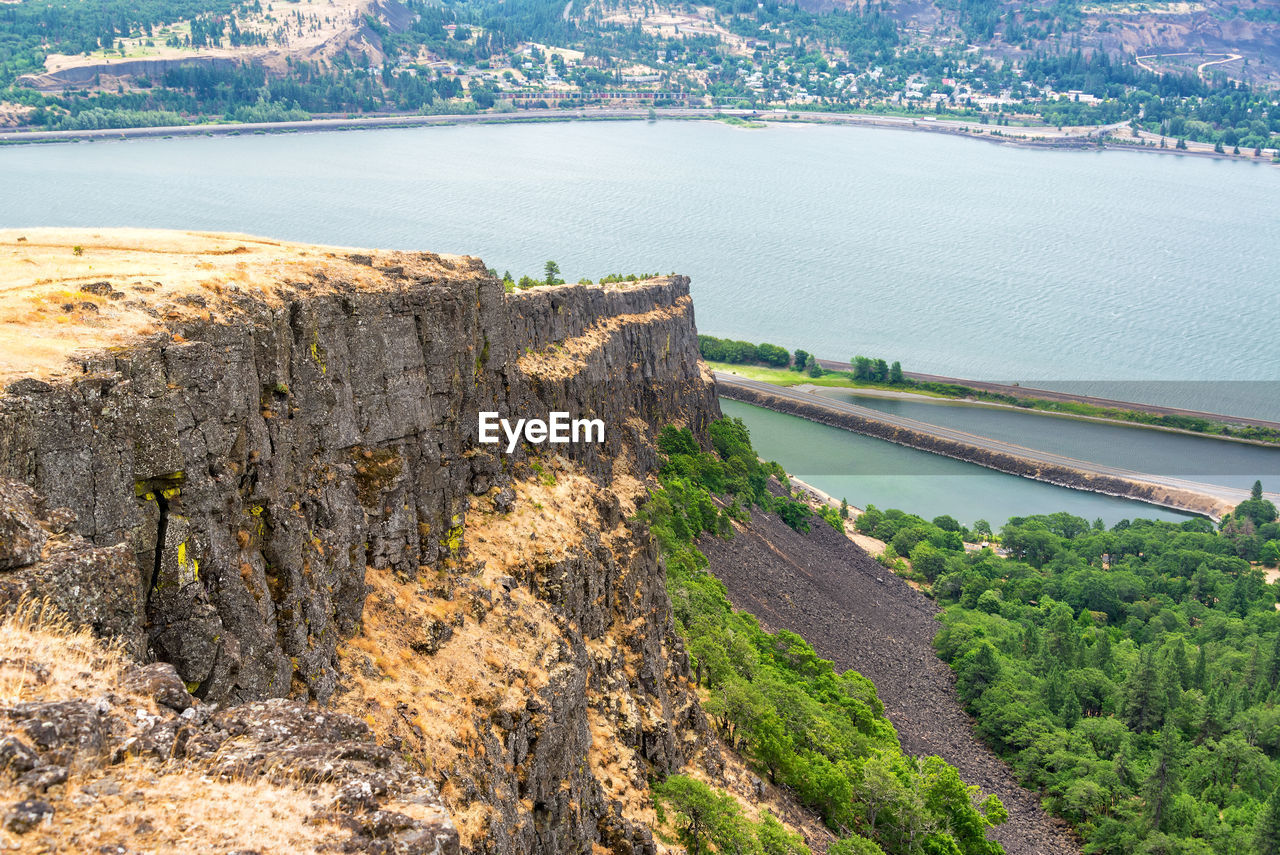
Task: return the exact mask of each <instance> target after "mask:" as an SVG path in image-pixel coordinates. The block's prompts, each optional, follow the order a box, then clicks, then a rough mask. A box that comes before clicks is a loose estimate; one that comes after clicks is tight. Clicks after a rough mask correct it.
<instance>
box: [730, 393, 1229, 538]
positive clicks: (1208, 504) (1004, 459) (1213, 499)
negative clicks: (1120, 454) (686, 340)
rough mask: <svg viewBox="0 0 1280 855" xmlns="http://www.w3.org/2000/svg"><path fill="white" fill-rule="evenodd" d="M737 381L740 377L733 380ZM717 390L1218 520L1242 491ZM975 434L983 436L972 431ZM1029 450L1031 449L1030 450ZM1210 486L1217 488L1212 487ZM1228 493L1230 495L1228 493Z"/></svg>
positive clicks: (981, 462) (826, 406)
mask: <svg viewBox="0 0 1280 855" xmlns="http://www.w3.org/2000/svg"><path fill="white" fill-rule="evenodd" d="M735 381H737V382H735ZM716 386H717V390H716V391H717V394H719V395H720V396H722V397H725V398H729V399H731V400H735V401H741V402H743V403H746V404H754V405H756V406H759V407H764V408H766V409H770V410H773V411H775V412H780V413H784V414H786V415H791V416H796V417H798V418H803V419H807V420H809V421H813V422H817V423H819V424H825V425H828V426H831V427H836V428H840V429H842V430H848V431H851V432H853V433H859V434H863V435H866V436H871V437H875V438H878V439H883V440H887V441H889V442H893V443H895V444H898V445H903V446H906V447H908V448H914V449H917V450H919V451H926V452H929V453H932V454H940V455H942V456H944V457H950V458H953V459H955V460H961V461H963V462H966V463H973V464H976V465H978V466H983V467H985V468H988V469H994V470H996V471H998V472H1004V473H1006V474H1010V475H1017V476H1019V477H1023V478H1029V479H1031V480H1034V481H1041V482H1044V483H1048V484H1054V485H1055V486H1059V487H1067V488H1070V489H1075V490H1083V491H1085V492H1091V493H1099V494H1102V495H1107V496H1114V497H1117V498H1123V499H1131V500H1135V501H1139V502H1145V503H1147V504H1150V505H1156V506H1159V507H1164V508H1168V509H1171V510H1176V511H1181V512H1183V513H1188V514H1193V515H1197V516H1204V517H1208V518H1209V519H1211V520H1213V521H1215V522H1217V521H1219V520H1221V518H1222V516H1223V514H1225V513H1227V512H1229V511H1230V510H1232V509H1233V508H1234V506H1235V504H1236V502H1237V501H1239V500H1242V498H1241V497H1237V496H1235V493H1236V492H1238V491H1235V490H1231V489H1229V488H1221V489H1217V488H1216V487H1215V485H1210V484H1205V485H1200V484H1191V483H1190V482H1187V483H1173V482H1174V481H1175V480H1178V481H1180V479H1165V480H1145V479H1144V478H1143V476H1142V473H1129V472H1120V471H1115V472H1114V473H1108V472H1107V471H1106V470H1108V469H1110V468H1111V467H1101V466H1097V467H1093V469H1094V470H1096V471H1093V470H1091V469H1085V468H1079V467H1077V466H1073V465H1069V464H1068V463H1066V462H1058V461H1054V460H1050V459H1048V457H1049V456H1048V455H1042V456H1038V457H1037V456H1023V455H1020V454H1014V453H1011V452H1009V451H1005V450H1003V448H1002V447H1003V446H1005V445H1007V444H1005V443H992V445H993V446H995V445H999V446H1002V447H1001V448H995V447H990V448H988V447H983V446H981V445H976V444H974V442H966V441H961V440H958V439H956V438H954V437H950V436H947V435H945V434H944V432H942V431H939V432H938V433H931V432H928V431H926V430H923V429H921V428H916V427H903V426H901V425H899V424H897V423H895V422H894V421H892V420H888V419H886V420H881V419H880V418H878V416H879V415H880V414H879V413H878V412H876V411H868V412H869V413H872V414H871V415H863V414H860V413H852V412H844V411H841V410H840V409H839V408H837V407H835V406H833V404H834V403H835V402H829V401H825V400H823V399H821V398H819V396H813V397H814V398H817V400H808V398H809V396H805V398H804V399H801V398H800V397H799V396H798V395H796V394H795V393H794V392H792V394H791V395H787V394H784V393H785V392H786V391H788V390H783V389H781V388H779V387H769V388H761V387H762V386H767V384H758V383H751V382H750V381H746V382H744V381H742V380H741V379H740V378H726V377H723V376H717V377H716ZM973 439H974V440H978V439H982V438H980V437H974V438H973ZM1028 451H1030V450H1028ZM1197 488H1209V489H1212V490H1213V492H1209V491H1208V490H1207V489H1203V490H1202V489H1197ZM1228 495H1230V496H1231V498H1228Z"/></svg>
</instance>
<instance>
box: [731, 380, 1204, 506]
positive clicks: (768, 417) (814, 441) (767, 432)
mask: <svg viewBox="0 0 1280 855" xmlns="http://www.w3.org/2000/svg"><path fill="white" fill-rule="evenodd" d="M720 406H721V408H722V409H723V410H724V413H725V415H729V416H737V417H739V418H741V419H742V420H743V421H745V422H746V424H747V427H749V428H750V429H751V443H752V445H754V446H755V448H756V451H758V452H759V453H760V456H761V457H763V458H765V459H766V460H776V461H778V462H779V463H781V464H782V466H783V468H784V469H786V470H787V471H788V472H790V473H792V474H793V475H795V476H796V477H797V478H800V479H801V480H803V481H807V482H808V483H810V484H812V485H813V486H815V487H818V488H819V489H821V490H825V491H826V492H827V493H830V494H831V495H833V496H835V497H836V498H844V499H848V501H849V504H851V505H855V506H859V507H866V506H867V504H873V505H875V506H877V507H879V508H901V509H902V510H904V511H910V512H911V513H915V514H919V515H921V516H922V517H924V518H925V519H932V518H933V517H935V516H940V515H942V514H950V515H951V516H953V517H955V518H956V519H958V520H960V522H962V523H964V524H965V525H972V524H973V522H974V521H975V520H978V519H985V520H987V521H988V522H990V523H991V524H992V525H994V526H999V525H1001V524H1003V523H1004V522H1005V521H1006V520H1007V519H1008V518H1009V517H1012V516H1027V515H1030V514H1047V513H1054V512H1055V511H1067V512H1069V513H1073V514H1076V515H1077V516H1081V517H1084V518H1085V519H1087V520H1090V521H1092V520H1094V519H1096V518H1098V517H1101V518H1102V520H1103V521H1104V522H1105V523H1107V525H1109V526H1110V525H1114V524H1115V523H1117V522H1119V521H1120V520H1122V519H1137V518H1144V519H1171V520H1184V519H1188V518H1189V517H1187V516H1186V515H1183V514H1179V513H1176V512H1174V511H1168V510H1165V509H1164V508H1159V507H1155V506H1154V505H1147V504H1143V503H1142V502H1133V501H1129V500H1127V499H1116V498H1112V497H1110V496H1101V495H1098V494H1095V493H1085V492H1082V491H1080V490H1069V489H1067V488H1066V487H1055V486H1054V485H1052V484H1042V483H1040V482H1039V481H1032V480H1029V479H1027V478H1019V477H1017V476H1016V475H1007V474H1005V473H1003V472H994V471H992V470H990V469H984V468H982V467H981V466H977V465H974V464H972V463H964V462H962V461H959V460H952V459H951V458H949V457H941V456H939V455H936V454H929V453H928V452H925V451H917V450H915V449H913V448H904V447H902V446H900V445H894V444H893V443H891V442H886V441H884V440H881V439H874V438H872V437H867V436H860V435H859V434H856V433H850V432H849V431H846V430H840V429H839V428H833V427H828V426H827V425H820V424H817V423H816V422H809V421H805V420H804V419H799V418H796V417H795V416H788V415H784V414H782V413H775V412H773V411H772V410H766V409H762V408H760V407H754V406H752V405H750V404H743V403H739V402H738V401H729V400H725V399H721V401H720Z"/></svg>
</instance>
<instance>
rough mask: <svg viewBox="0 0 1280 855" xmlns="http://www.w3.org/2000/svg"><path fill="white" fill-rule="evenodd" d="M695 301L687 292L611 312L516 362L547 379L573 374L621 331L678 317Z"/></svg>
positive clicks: (527, 372) (686, 311)
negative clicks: (666, 302) (665, 301)
mask: <svg viewBox="0 0 1280 855" xmlns="http://www.w3.org/2000/svg"><path fill="white" fill-rule="evenodd" d="M691 305H692V301H691V300H690V299H689V297H688V295H685V296H684V297H681V298H680V299H678V300H676V301H675V303H673V304H672V305H670V306H660V307H658V308H656V309H650V310H649V311H647V312H636V313H633V314H629V315H611V316H610V317H608V318H605V319H604V320H601V321H597V322H596V323H594V324H592V325H591V326H590V327H588V328H587V329H586V330H585V331H584V332H583V333H582V334H581V335H577V336H574V337H573V338H567V339H565V340H563V341H558V342H555V343H554V344H551V345H549V346H547V347H546V348H543V349H542V350H539V351H534V352H531V353H526V354H525V355H523V356H521V357H520V359H519V360H518V361H517V362H516V365H517V366H518V367H519V369H520V370H521V371H523V372H524V373H526V374H532V375H536V376H538V377H544V378H547V379H553V380H559V379H564V378H566V377H572V376H573V375H574V374H576V373H578V372H579V371H581V370H582V368H583V366H585V365H586V364H587V357H588V356H590V355H591V354H592V353H595V352H596V351H597V350H599V349H600V348H601V347H602V346H603V345H604V344H605V342H607V341H608V340H609V339H610V337H612V336H613V335H615V334H616V333H617V332H618V331H620V330H622V329H624V328H625V327H628V326H635V325H639V326H644V325H647V324H655V323H658V322H660V321H665V320H671V319H672V318H677V317H679V316H681V315H684V314H686V313H688V311H689V308H690V306H691Z"/></svg>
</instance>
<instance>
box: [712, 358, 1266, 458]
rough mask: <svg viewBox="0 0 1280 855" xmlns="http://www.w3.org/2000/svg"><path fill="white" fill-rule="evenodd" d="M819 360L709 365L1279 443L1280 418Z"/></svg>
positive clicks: (902, 395)
mask: <svg viewBox="0 0 1280 855" xmlns="http://www.w3.org/2000/svg"><path fill="white" fill-rule="evenodd" d="M819 363H820V364H821V366H822V368H823V369H824V370H825V371H826V372H827V373H826V374H823V375H822V376H819V377H810V376H809V375H808V374H806V373H798V372H794V371H791V370H789V369H780V368H768V367H764V366H759V365H739V364H729V363H723V362H709V363H708V365H710V367H711V368H712V370H714V371H720V372H723V373H726V374H735V375H740V376H742V377H744V378H746V379H748V380H754V381H758V382H763V383H769V384H771V385H774V386H779V387H782V388H795V389H801V390H803V388H804V387H805V386H812V387H822V388H827V389H848V390H849V391H851V392H857V393H858V394H859V395H865V396H867V397H871V398H897V399H899V400H915V401H927V402H929V403H939V404H941V403H953V404H961V405H966V406H982V407H992V408H998V409H1006V410H1012V411H1014V412H1018V413H1025V414H1030V415H1038V416H1056V417H1059V418H1067V419H1075V420H1078V421H1087V422H1096V423H1100V424H1111V425H1120V426H1123V427H1133V428H1143V429H1147V430H1158V431H1162V432H1165V433H1174V434H1183V435H1186V436H1195V437H1201V438H1205V439H1217V440H1222V441H1225V442H1238V443H1243V444H1246V445H1255V446H1259V447H1262V448H1276V447H1277V446H1280V422H1275V421H1269V420H1267V419H1257V418H1250V417H1248V416H1230V415H1224V414H1221V413H1210V412H1203V411H1199V410H1185V409H1178V408H1176V407H1165V406H1160V405H1158V404H1142V403H1137V402H1133V401H1117V400H1111V399H1107V398H1097V397H1091V396H1088V395H1074V394H1071V393H1068V392H1054V391H1050V390H1047V389H1035V388H1030V387H1023V386H1014V385H1008V384H1002V383H990V382H986V381H981V380H965V379H961V378H957V377H942V376H939V375H934V374H919V373H916V372H910V371H904V372H903V377H904V378H905V379H906V380H907V381H908V383H910V382H912V381H914V382H915V383H918V384H929V385H932V386H933V387H934V388H929V386H927V385H916V386H910V385H909V386H908V387H907V388H906V389H904V388H900V387H891V386H889V385H888V384H884V383H866V382H862V381H856V380H853V379H851V378H850V377H849V367H848V365H847V364H845V363H841V362H836V361H833V360H830V359H821V360H819ZM940 387H952V388H953V389H955V390H956V391H955V393H954V394H944V393H943V392H942V391H938V389H939V388H940ZM981 395H988V396H991V397H995V398H1005V399H1006V400H988V399H985V398H983V397H980V396H981ZM1013 400H1016V401H1017V403H1009V401H1013ZM1071 407H1076V408H1078V409H1077V410H1073V409H1070V408H1071ZM1148 418H1154V419H1164V420H1170V421H1173V420H1180V419H1181V420H1195V421H1199V422H1203V423H1204V425H1203V427H1204V428H1205V429H1203V430H1193V429H1191V428H1187V427H1177V426H1174V425H1170V424H1167V423H1159V422H1152V421H1149V420H1146V419H1148ZM1184 423H1188V422H1184ZM1233 430H1234V431H1242V432H1244V433H1253V434H1255V435H1254V436H1239V435H1235V434H1232V433H1231V431H1233Z"/></svg>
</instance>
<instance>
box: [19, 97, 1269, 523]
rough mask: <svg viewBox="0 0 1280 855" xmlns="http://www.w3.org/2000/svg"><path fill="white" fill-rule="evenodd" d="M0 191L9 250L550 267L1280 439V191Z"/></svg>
mask: <svg viewBox="0 0 1280 855" xmlns="http://www.w3.org/2000/svg"><path fill="white" fill-rule="evenodd" d="M0 173H2V174H3V175H4V180H3V184H2V186H3V194H2V197H0V198H2V204H0V227H9V226H36V225H63V226H148V227H165V228H186V229H206V230H230V231H239V232H248V233H253V234H260V235H269V236H274V237H279V238H285V239H293V240H300V241H308V242H321V243H333V244H341V245H348V246H375V247H397V248H404V249H429V250H432V251H437V252H456V253H465V254H471V255H478V256H480V257H482V258H484V259H485V261H486V262H487V263H488V264H489V265H490V266H491V267H494V268H496V269H497V270H498V271H499V272H502V271H504V270H510V271H511V272H512V273H513V274H514V275H515V276H516V277H519V276H521V275H522V274H526V273H527V274H530V275H535V276H536V275H540V271H541V269H542V266H543V262H545V261H546V260H547V259H554V260H556V261H558V262H559V264H560V267H561V269H562V271H563V273H564V276H565V278H567V279H569V280H570V281H573V280H576V279H578V278H579V277H582V276H589V277H593V278H594V277H599V276H601V275H603V274H606V273H611V272H623V273H626V272H644V271H661V272H668V271H679V272H683V273H687V274H689V275H691V276H692V277H693V293H694V299H695V303H696V306H697V312H698V321H699V329H700V331H702V332H707V333H712V334H716V335H723V336H732V337H737V338H746V339H750V340H752V341H757V342H758V341H772V342H774V343H777V344H781V345H784V346H786V347H788V348H796V347H803V348H805V349H808V350H810V351H812V352H816V353H818V354H819V355H822V356H825V357H830V358H834V359H840V358H847V357H849V356H851V355H853V354H855V353H861V354H867V355H872V356H884V357H886V358H888V359H900V360H901V361H902V362H903V364H904V366H906V367H907V368H908V369H915V370H921V371H929V372H935V373H945V374H951V375H954V376H962V377H975V378H985V379H1004V380H1018V381H1021V382H1023V383H1024V384H1027V385H1031V384H1034V383H1043V384H1053V383H1055V382H1065V381H1083V382H1085V383H1087V384H1098V383H1100V382H1102V381H1112V382H1113V383H1114V382H1116V381H1118V382H1121V383H1124V384H1125V385H1123V386H1120V387H1116V386H1114V385H1111V386H1107V387H1105V388H1104V389H1103V393H1104V394H1108V395H1110V396H1113V397H1114V396H1122V397H1129V398H1144V397H1146V398H1150V399H1153V400H1158V401H1159V402H1162V403H1173V404H1182V405H1186V406H1192V407H1197V408H1202V409H1213V410H1223V411H1234V412H1238V413H1241V414H1252V415H1262V416H1270V417H1273V418H1280V382H1276V381H1280V336H1277V335H1276V334H1275V329H1274V326H1275V319H1276V317H1277V308H1278V307H1280V303H1278V301H1277V297H1276V292H1275V288H1276V283H1277V282H1280V249H1278V248H1280V205H1278V204H1277V200H1280V169H1276V168H1274V167H1271V166H1267V165H1261V164H1245V163H1232V162H1225V161H1218V160H1209V159H1199V158H1194V157H1173V156H1154V155H1143V154H1136V153H1125V152H1093V151H1090V152H1061V151H1041V150H1031V149H1018V148H1008V147H1001V146H995V145H990V144H984V143H980V142H976V141H972V140H966V139H962V138H953V137H948V136H943V135H938V134H926V133H912V132H909V131H893V130H884V129H869V128H856V127H833V126H820V125H782V126H770V127H768V128H765V129H762V130H743V129H739V128H733V127H729V126H727V125H723V124H719V123H713V122H657V123H643V122H626V123H573V124H543V125H520V126H516V125H491V126H479V127H450V128H421V129H411V130H381V131H361V132H345V133H318V134H292V135H266V134H245V135H243V136H238V137H218V138H178V139H168V140H165V139H157V140H132V141H127V142H97V143H85V144H75V145H49V146H24V147H13V148H5V149H0ZM1245 381H1255V382H1245ZM1256 381H1270V382H1256ZM1090 388H1093V387H1092V386H1091V387H1090ZM1100 441H1103V440H1100ZM1029 444H1030V443H1029ZM782 462H783V463H787V461H786V460H785V459H784V460H783V461H782ZM1133 468H1138V467H1133ZM797 474H801V473H800V472H799V471H797ZM1014 480H1015V481H1017V480H1019V479H1014ZM1045 489H1051V488H1045ZM1051 492H1052V493H1062V491H1058V490H1051ZM903 498H904V501H903V502H902V503H903V504H907V505H910V503H909V502H907V501H906V500H907V499H908V498H910V497H909V496H904V497H903ZM850 501H851V502H854V503H855V504H857V503H858V501H857V497H854V496H850ZM995 516H999V514H995ZM1104 516H1106V515H1105V514H1104ZM992 521H993V522H994V521H995V520H992Z"/></svg>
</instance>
